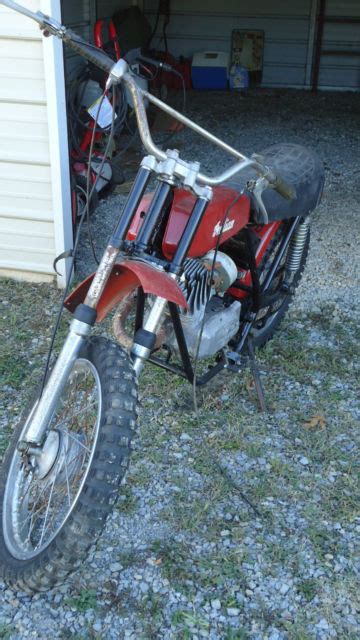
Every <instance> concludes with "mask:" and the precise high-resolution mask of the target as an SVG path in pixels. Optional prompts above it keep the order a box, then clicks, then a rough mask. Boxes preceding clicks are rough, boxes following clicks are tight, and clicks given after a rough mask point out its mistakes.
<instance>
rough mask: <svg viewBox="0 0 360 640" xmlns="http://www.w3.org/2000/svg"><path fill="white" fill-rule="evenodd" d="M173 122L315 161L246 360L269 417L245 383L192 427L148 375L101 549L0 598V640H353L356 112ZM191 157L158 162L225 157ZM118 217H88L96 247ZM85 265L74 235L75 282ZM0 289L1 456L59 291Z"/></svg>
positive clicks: (223, 382) (316, 102)
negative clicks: (298, 258) (304, 213)
mask: <svg viewBox="0 0 360 640" xmlns="http://www.w3.org/2000/svg"><path fill="white" fill-rule="evenodd" d="M188 113H189V115H190V116H193V117H194V119H195V120H196V121H197V122H199V123H200V124H203V125H205V126H209V128H210V130H212V131H213V132H214V133H215V134H217V135H219V136H222V137H223V138H225V139H226V140H228V141H229V142H230V143H231V144H233V145H234V146H238V147H239V148H240V149H241V150H243V151H245V152H246V153H251V152H253V151H255V150H260V149H262V148H264V147H266V146H268V145H270V144H273V143H276V142H280V141H289V142H298V143H302V144H308V145H310V146H312V147H314V148H315V149H317V151H318V153H319V154H320V156H321V157H322V159H323V160H324V162H325V166H326V187H325V193H324V198H323V202H322V204H321V206H320V207H319V209H318V211H317V213H316V214H315V216H314V222H313V228H312V242H311V251H310V257H309V261H308V266H307V269H306V271H305V274H304V278H303V282H302V284H301V286H300V287H299V290H298V293H297V295H296V299H295V301H294V303H293V305H292V308H291V311H290V313H289V316H288V318H287V319H286V320H285V322H284V324H283V331H282V332H281V334H278V335H277V336H276V337H275V338H274V340H273V341H272V342H271V343H270V344H269V345H268V346H267V347H266V349H265V350H263V351H262V352H261V354H260V355H259V359H260V366H261V370H262V373H263V380H264V386H265V393H266V398H267V402H268V407H269V412H268V414H266V415H265V416H264V415H262V414H259V413H258V411H257V406H256V397H255V396H254V391H253V388H252V384H251V376H250V374H249V372H248V371H247V370H246V369H245V370H244V372H243V373H242V374H241V375H240V376H232V377H230V378H228V377H226V376H224V377H223V378H219V380H218V382H217V386H216V388H210V389H209V390H207V391H206V392H205V393H204V395H203V397H202V403H201V406H200V409H199V413H198V415H195V414H194V413H193V411H192V403H191V401H192V398H191V393H190V389H189V387H188V386H186V384H185V383H183V382H182V381H181V380H178V379H176V378H170V377H168V376H167V375H165V374H164V373H163V372H162V371H158V370H154V369H153V368H151V367H150V366H149V367H148V368H147V369H146V371H145V374H144V376H143V378H142V379H141V384H140V393H141V399H142V410H141V415H140V420H139V423H140V424H139V438H138V440H137V444H136V449H135V451H134V456H133V464H132V467H131V470H130V473H129V475H128V479H127V483H126V485H125V486H124V491H123V494H122V496H121V499H120V502H119V504H118V507H117V508H116V509H115V510H114V512H113V515H112V516H111V517H110V518H109V521H108V524H107V527H106V530H105V532H104V534H103V535H102V537H101V538H100V540H99V542H98V543H97V544H96V545H95V546H94V548H93V549H92V552H91V555H90V558H89V560H88V561H87V562H86V563H84V564H83V566H82V568H81V570H80V571H79V572H78V573H77V574H76V575H75V576H74V577H73V578H72V580H71V581H70V582H69V583H67V584H66V585H64V586H62V587H60V588H58V589H55V590H53V591H51V592H49V593H47V594H41V595H36V596H34V597H33V598H30V597H28V596H26V595H24V594H21V593H16V594H14V593H13V592H11V591H10V590H9V589H6V587H5V585H1V584H0V593H1V605H0V638H9V639H10V638H12V639H14V640H15V639H19V640H20V638H21V639H22V638H25V637H33V638H39V639H41V640H43V639H44V640H45V639H48V638H55V637H56V638H73V639H75V638H89V639H90V638H93V639H95V638H96V639H100V638H101V639H104V640H105V639H106V640H107V639H108V638H111V639H114V640H115V639H117V638H121V639H122V638H132V639H134V640H135V639H136V640H138V639H144V640H151V639H164V640H172V639H175V638H181V639H184V640H185V639H187V638H189V639H190V638H192V639H193V640H196V639H198V638H211V639H212V640H217V639H225V640H231V639H238V640H243V639H246V638H249V639H251V640H286V639H288V640H307V639H308V638H309V639H310V638H311V639H312V638H315V639H316V640H327V639H328V638H341V639H342V638H348V639H352V640H355V639H356V638H358V637H359V623H360V619H359V612H360V604H359V599H358V579H359V564H358V557H359V555H358V551H359V547H358V541H359V533H360V519H359V486H358V482H357V476H356V469H357V468H358V453H359V447H358V445H359V418H360V406H359V397H358V379H359V358H358V357H357V356H358V355H359V348H358V345H359V330H358V326H357V319H358V317H359V311H360V306H359V300H360V295H359V243H358V239H357V236H358V234H357V229H358V226H359V221H358V217H359V209H358V202H359V195H360V193H359V192H360V184H359V183H360V180H359V178H360V169H359V166H358V154H359V128H360V122H359V97H358V96H357V95H353V94H330V93H323V94H320V95H312V94H305V93H300V92H292V91H289V92H281V93H280V92H274V91H271V92H270V91H269V92H266V91H261V92H258V93H254V94H251V95H249V96H247V97H246V98H240V97H239V96H237V95H234V94H230V93H229V94H222V93H221V94H220V93H219V94H217V93H214V94H211V95H210V94H191V95H190V96H189V107H188ZM193 140H194V138H193V135H192V134H189V133H188V132H181V133H180V134H178V135H177V137H176V139H174V140H173V146H176V147H177V148H178V149H179V150H180V152H181V153H183V154H184V156H185V157H188V158H190V157H191V158H192V157H194V158H197V159H199V160H200V161H202V163H203V170H208V171H210V170H216V169H217V167H218V166H219V163H222V157H223V156H222V155H219V154H218V153H217V151H214V152H211V153H210V152H209V151H208V148H207V147H206V148H205V146H204V145H203V143H202V142H198V141H197V139H196V138H195V140H196V142H193ZM123 202H124V197H123V196H121V195H116V196H112V197H111V198H110V199H108V201H106V202H103V203H102V204H101V205H100V207H99V208H98V210H97V212H96V213H95V215H94V219H93V222H94V227H95V229H96V232H95V233H94V237H95V242H96V244H97V246H99V247H100V246H101V247H102V246H103V245H104V242H105V241H106V239H107V235H108V234H109V232H110V231H111V229H112V226H113V224H114V217H115V215H116V212H117V211H118V209H119V208H120V207H121V206H122V205H123ZM88 256H89V251H88V248H87V241H86V238H85V236H84V240H83V242H82V245H81V255H80V260H79V262H78V273H79V274H81V273H82V272H84V271H85V270H87V269H88V268H89V266H91V265H90V263H89V262H90V260H89V257H88ZM0 284H1V288H2V296H1V298H2V303H1V305H2V306H1V307H0V309H1V313H0V328H1V329H2V330H3V331H4V335H5V336H6V342H4V345H3V349H2V353H1V357H2V359H1V360H0V364H1V374H2V376H3V379H2V380H1V383H0V393H1V397H2V400H3V407H4V409H3V410H2V413H1V415H0V425H2V432H1V439H0V445H1V446H2V447H3V446H4V445H5V442H6V437H7V431H6V428H7V425H8V424H9V422H10V423H11V420H13V419H14V417H15V416H16V415H18V414H19V410H20V407H21V406H22V402H23V398H24V397H25V395H26V394H27V388H28V383H29V380H30V378H32V379H33V381H35V380H36V378H37V377H38V375H39V371H40V369H41V365H42V363H43V359H44V352H45V350H46V346H47V344H48V340H49V333H50V331H49V328H48V327H46V326H44V324H45V323H44V318H43V313H42V312H41V305H42V304H44V302H45V300H46V301H48V302H49V303H50V307H51V309H50V312H52V311H53V308H54V307H55V305H56V301H57V299H58V292H57V291H56V290H55V289H54V288H52V287H48V286H36V285H23V284H19V283H16V284H14V283H10V282H8V281H3V282H2V283H0ZM20 305H22V310H21V311H20ZM24 308H25V313H24ZM34 309H35V311H33V310H34ZM26 311H28V314H27V313H26ZM50 312H49V315H51V313H50ZM24 317H27V318H28V320H27V322H26V323H24Z"/></svg>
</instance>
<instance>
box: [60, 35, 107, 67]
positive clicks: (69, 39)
mask: <svg viewBox="0 0 360 640" xmlns="http://www.w3.org/2000/svg"><path fill="white" fill-rule="evenodd" d="M63 41H64V42H65V44H67V45H68V46H69V47H71V49H73V51H76V53H79V54H80V55H81V56H83V58H86V60H89V62H92V63H93V64H94V65H96V66H97V67H100V69H102V70H103V71H105V72H106V73H110V72H111V70H112V68H113V66H114V64H115V62H114V60H113V59H112V58H110V56H108V55H106V53H105V52H104V51H102V50H101V49H98V48H97V47H96V46H95V45H93V46H92V45H90V44H88V43H87V42H85V40H82V39H81V38H80V37H79V36H78V35H77V34H76V33H75V32H74V31H72V30H71V29H66V32H65V34H64V35H63Z"/></svg>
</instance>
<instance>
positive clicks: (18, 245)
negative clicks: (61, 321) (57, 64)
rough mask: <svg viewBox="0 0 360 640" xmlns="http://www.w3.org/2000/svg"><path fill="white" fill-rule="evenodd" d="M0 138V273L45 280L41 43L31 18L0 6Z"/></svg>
mask: <svg viewBox="0 0 360 640" xmlns="http://www.w3.org/2000/svg"><path fill="white" fill-rule="evenodd" d="M27 6H28V7H29V8H30V9H32V10H34V11H36V10H38V9H39V8H40V2H38V1H37V0H28V2H27ZM0 140H1V147H0V275H19V276H25V277H29V278H32V277H35V279H36V278H39V279H42V280H44V279H46V274H51V273H53V271H52V261H53V259H54V256H55V255H56V254H55V240H54V214H53V205H52V189H51V168H50V150H49V133H48V119H47V106H46V87H45V71H44V64H43V45H42V41H41V34H40V32H39V29H38V27H37V25H36V24H35V23H33V22H32V21H30V20H29V19H26V18H25V17H24V18H23V17H22V16H19V15H17V14H14V12H12V11H10V10H8V9H6V8H5V7H4V6H2V5H0Z"/></svg>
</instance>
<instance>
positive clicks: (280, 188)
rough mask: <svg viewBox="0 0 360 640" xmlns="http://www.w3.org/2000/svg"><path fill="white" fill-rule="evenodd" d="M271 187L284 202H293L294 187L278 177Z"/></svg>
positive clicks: (294, 195) (294, 196)
mask: <svg viewBox="0 0 360 640" xmlns="http://www.w3.org/2000/svg"><path fill="white" fill-rule="evenodd" d="M272 186H273V188H274V189H275V191H277V192H278V193H279V194H280V195H281V196H282V197H283V198H285V199H286V200H295V198H296V191H295V189H294V187H292V186H291V185H290V184H288V183H287V182H285V180H283V179H282V178H280V176H276V179H275V182H274V183H273V185H272Z"/></svg>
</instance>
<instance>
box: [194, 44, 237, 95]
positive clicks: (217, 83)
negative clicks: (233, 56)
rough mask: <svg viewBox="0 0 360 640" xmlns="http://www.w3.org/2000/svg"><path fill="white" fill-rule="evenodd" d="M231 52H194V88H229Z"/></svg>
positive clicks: (204, 89)
mask: <svg viewBox="0 0 360 640" xmlns="http://www.w3.org/2000/svg"><path fill="white" fill-rule="evenodd" d="M229 59H230V56H229V53H226V52H225V51H201V52H199V53H194V55H193V60H192V65H191V80H192V85H193V88H194V89H199V90H203V91H206V90H209V89H215V90H216V89H217V90H221V89H227V85H228V75H229Z"/></svg>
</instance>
